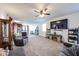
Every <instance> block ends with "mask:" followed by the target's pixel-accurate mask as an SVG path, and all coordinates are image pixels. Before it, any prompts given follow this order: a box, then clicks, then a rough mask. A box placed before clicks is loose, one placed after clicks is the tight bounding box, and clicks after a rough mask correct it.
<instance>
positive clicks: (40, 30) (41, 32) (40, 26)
mask: <svg viewBox="0 0 79 59" xmlns="http://www.w3.org/2000/svg"><path fill="white" fill-rule="evenodd" d="M42 25H43V23H41V24H39V25H38V27H39V35H40V36H43V37H46V32H45V31H43V30H42Z"/></svg>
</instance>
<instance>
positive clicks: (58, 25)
mask: <svg viewBox="0 0 79 59" xmlns="http://www.w3.org/2000/svg"><path fill="white" fill-rule="evenodd" d="M50 29H68V19H63V20H57V21H52V22H50Z"/></svg>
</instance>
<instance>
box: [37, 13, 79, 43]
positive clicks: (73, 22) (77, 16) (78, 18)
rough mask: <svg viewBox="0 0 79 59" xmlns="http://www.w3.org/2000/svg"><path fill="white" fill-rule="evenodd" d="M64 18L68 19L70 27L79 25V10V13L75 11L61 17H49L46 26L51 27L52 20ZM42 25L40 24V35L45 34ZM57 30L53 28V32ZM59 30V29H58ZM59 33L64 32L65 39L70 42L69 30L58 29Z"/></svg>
mask: <svg viewBox="0 0 79 59" xmlns="http://www.w3.org/2000/svg"><path fill="white" fill-rule="evenodd" d="M62 19H68V28H69V29H71V28H77V27H79V12H77V13H73V14H69V15H64V16H61V17H56V18H51V19H49V20H48V21H47V22H45V23H46V28H50V22H51V21H56V20H62ZM41 25H42V24H40V25H39V29H40V35H41V36H45V34H46V33H45V32H42V28H41ZM54 31H55V30H51V33H53V32H54ZM56 32H57V31H56ZM57 33H58V34H62V36H63V41H65V42H68V30H66V29H65V30H62V31H60V32H59V31H58V32H57Z"/></svg>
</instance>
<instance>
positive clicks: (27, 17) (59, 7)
mask: <svg viewBox="0 0 79 59" xmlns="http://www.w3.org/2000/svg"><path fill="white" fill-rule="evenodd" d="M44 8H48V12H49V13H50V14H51V15H49V16H45V17H43V18H40V17H35V16H36V15H37V14H36V13H35V12H34V9H39V10H40V9H44ZM0 11H5V12H7V13H8V14H9V15H11V16H12V17H13V19H16V20H20V21H23V22H25V23H27V22H28V23H39V22H43V21H46V20H49V19H50V18H54V17H58V16H62V15H66V14H70V13H74V12H78V11H79V4H77V3H75V4H74V3H70V4H68V3H63V4H62V3H57V4H56V3H44V4H41V3H39V4H38V3H9V4H8V3H6V4H3V3H2V4H0Z"/></svg>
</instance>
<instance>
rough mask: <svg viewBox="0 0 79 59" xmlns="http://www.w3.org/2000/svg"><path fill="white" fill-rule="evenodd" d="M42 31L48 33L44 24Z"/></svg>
mask: <svg viewBox="0 0 79 59" xmlns="http://www.w3.org/2000/svg"><path fill="white" fill-rule="evenodd" d="M42 31H43V32H46V24H42Z"/></svg>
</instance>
